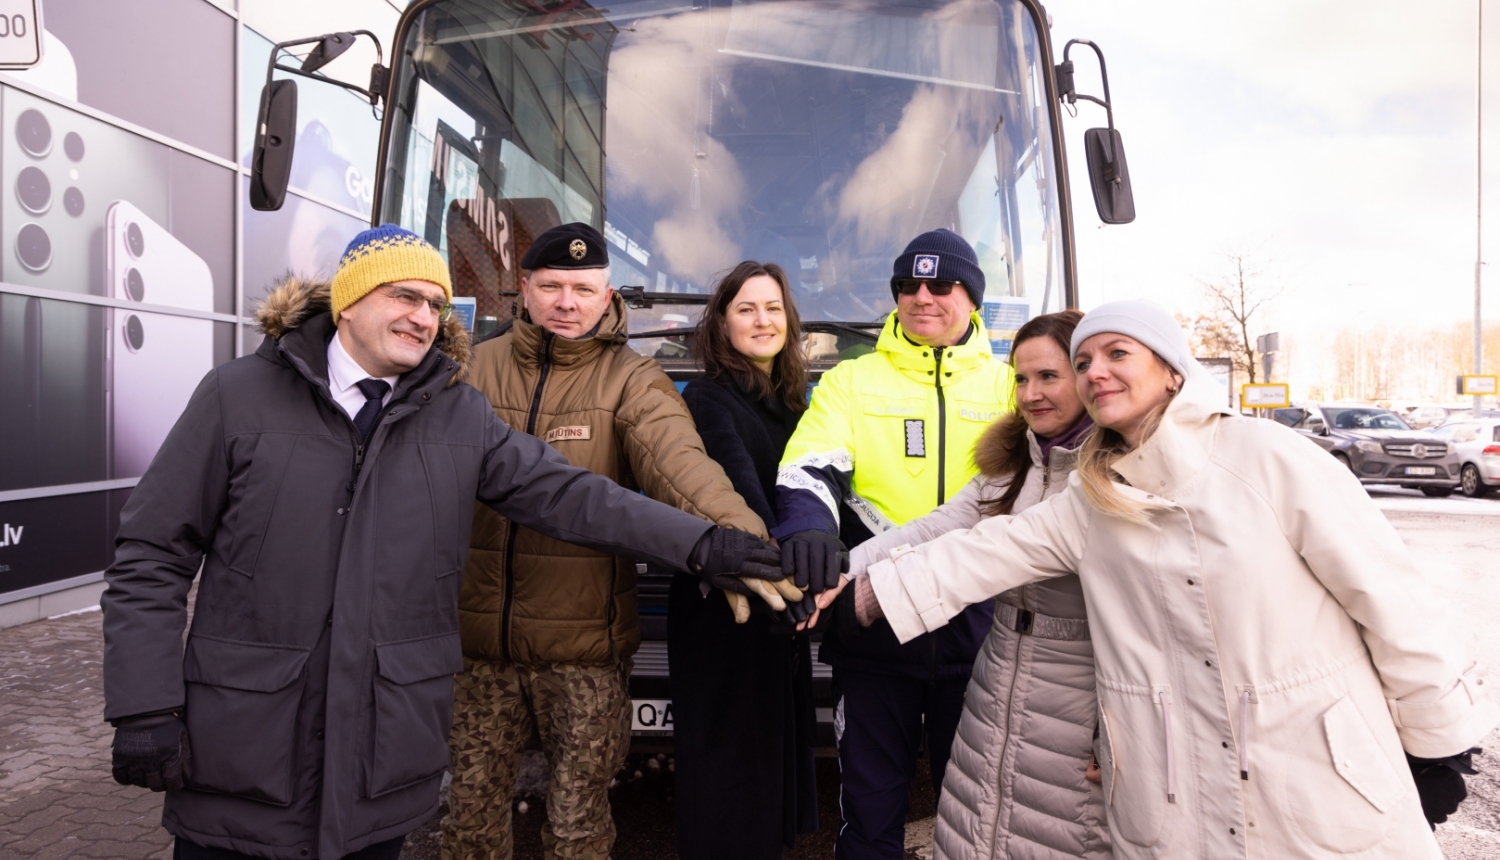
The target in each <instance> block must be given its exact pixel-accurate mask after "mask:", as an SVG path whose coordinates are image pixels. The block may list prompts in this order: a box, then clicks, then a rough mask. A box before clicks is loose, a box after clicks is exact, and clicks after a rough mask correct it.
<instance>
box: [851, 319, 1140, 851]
mask: <svg viewBox="0 0 1500 860" xmlns="http://www.w3.org/2000/svg"><path fill="white" fill-rule="evenodd" d="M1081 319H1083V315H1082V314H1080V313H1079V312H1078V311H1072V310H1069V311H1062V312H1061V313H1055V314H1046V315H1043V316H1039V317H1037V318H1036V319H1034V320H1031V321H1030V322H1028V323H1026V324H1025V325H1024V326H1022V327H1021V329H1020V330H1019V331H1017V332H1016V337H1015V342H1014V344H1013V345H1012V348H1011V355H1010V363H1011V368H1012V369H1013V370H1014V371H1015V375H1016V395H1015V398H1016V400H1015V409H1014V410H1013V411H1011V412H1010V413H1008V414H1006V415H1005V417H1003V418H1001V419H1000V420H999V421H996V422H995V423H994V424H993V425H991V426H990V428H989V429H988V430H987V431H985V434H984V436H983V437H981V438H980V440H979V443H978V444H977V445H976V446H975V448H974V460H975V463H976V465H978V466H979V475H978V476H977V477H976V478H974V480H973V481H971V482H970V483H969V485H968V486H966V487H964V489H963V490H961V491H960V492H959V493H958V494H957V495H956V496H954V497H953V498H952V499H949V500H948V502H947V503H946V504H944V505H942V506H941V507H939V508H938V509H937V510H935V511H933V512H932V513H930V514H928V515H927V516H925V517H922V518H920V519H916V520H912V521H911V522H909V523H907V524H906V525H904V526H902V527H900V528H896V529H891V530H890V531H888V532H884V533H882V534H878V535H876V536H875V537H873V538H871V539H870V540H868V541H866V542H864V543H862V544H860V545H859V546H857V547H855V548H854V550H853V552H852V553H851V555H850V568H851V569H853V570H859V569H863V568H865V567H866V566H868V565H871V564H874V563H875V562H877V561H880V560H881V559H884V558H888V557H889V556H890V555H891V553H892V552H895V551H896V550H897V548H898V547H901V546H903V545H914V544H921V543H925V542H927V541H930V540H933V539H934V538H936V537H938V536H939V535H942V534H945V533H947V532H950V531H953V530H955V529H967V528H972V527H974V526H975V525H977V524H978V523H979V522H980V521H981V520H983V519H985V518H987V517H994V516H1006V515H1011V514H1019V513H1020V512H1022V511H1024V510H1026V509H1027V508H1029V507H1031V506H1033V505H1035V504H1037V503H1039V502H1041V501H1042V500H1043V499H1045V498H1048V497H1050V496H1053V495H1056V494H1057V493H1058V492H1060V491H1062V489H1063V488H1065V487H1067V486H1068V476H1069V475H1071V474H1072V472H1073V466H1074V463H1075V462H1076V460H1077V456H1078V449H1079V448H1080V447H1081V446H1082V444H1083V440H1084V439H1085V438H1087V436H1088V434H1089V432H1090V431H1091V430H1092V429H1093V427H1094V422H1093V421H1091V420H1090V419H1089V416H1088V413H1087V412H1086V411H1084V408H1083V401H1082V400H1080V399H1079V398H1078V392H1077V391H1076V390H1075V388H1074V379H1075V377H1074V373H1073V367H1072V363H1071V362H1070V361H1069V360H1068V344H1069V342H1070V341H1071V339H1072V337H1073V330H1074V329H1075V328H1076V327H1077V326H1078V322H1079V320H1081ZM1097 701H1098V700H1097V698H1096V696H1095V693H1094V646H1093V643H1091V642H1090V641H1089V628H1088V618H1087V614H1086V613H1085V611H1084V603H1083V587H1082V585H1081V584H1080V583H1079V581H1078V577H1076V576H1066V577H1061V578H1059V579H1051V580H1047V581H1044V582H1035V583H1032V584H1030V585H1025V586H1022V587H1020V588H1014V589H1011V590H1010V591H1007V592H1005V593H1004V594H1001V595H1000V596H999V597H996V598H995V624H994V626H992V627H991V628H990V633H989V636H988V637H987V638H986V639H985V642H984V646H983V647H982V648H981V649H980V651H979V655H978V657H976V658H975V660H974V675H973V678H972V680H970V682H969V688H968V690H967V692H966V693H965V696H964V711H963V716H962V717H961V718H960V719H959V723H958V733H957V735H956V736H955V737H954V740H953V757H952V759H951V760H950V761H949V766H948V771H947V774H946V775H945V776H944V778H943V793H942V795H941V796H940V797H939V798H938V815H937V823H936V827H935V828H934V833H933V844H934V849H935V853H934V856H935V857H942V858H948V860H970V858H976V859H977V858H981V857H984V858H988V857H1043V856H1045V857H1080V858H1088V860H1107V858H1109V857H1110V856H1111V853H1110V844H1109V833H1108V831H1107V829H1106V827H1105V824H1104V795H1103V792H1102V791H1101V790H1100V789H1099V786H1098V785H1096V784H1094V779H1096V778H1097V776H1096V775H1091V773H1090V764H1091V762H1092V761H1093V755H1094V727H1095V723H1096V721H1097V719H1098V717H1097V714H1098V706H1097ZM1039 787H1045V788H1044V790H1038V789H1039Z"/></svg>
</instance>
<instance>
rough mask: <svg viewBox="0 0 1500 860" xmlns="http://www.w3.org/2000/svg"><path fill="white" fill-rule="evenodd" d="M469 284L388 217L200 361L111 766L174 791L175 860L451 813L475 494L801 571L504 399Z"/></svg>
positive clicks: (138, 540)
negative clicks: (465, 288) (515, 424)
mask: <svg viewBox="0 0 1500 860" xmlns="http://www.w3.org/2000/svg"><path fill="white" fill-rule="evenodd" d="M450 289H451V288H450V287H449V282H448V272H447V267H446V266H445V265H444V262H443V259H442V257H441V256H440V255H439V254H438V252H437V250H436V249H434V248H433V247H432V246H431V245H428V244H427V243H426V242H424V241H422V239H421V238H419V237H417V236H415V235H413V234H412V233H409V232H407V231H405V230H402V229H400V228H398V227H394V226H390V225H386V226H382V227H377V228H375V229H372V230H367V231H365V232H363V233H361V234H360V235H359V236H357V237H355V239H354V241H353V242H352V243H351V244H350V245H349V248H348V250H347V251H346V252H345V254H344V257H343V259H342V260H341V261H340V265H339V270H338V274H337V275H335V276H334V279H333V283H332V284H331V285H330V284H327V283H313V282H308V281H304V280H300V279H296V278H292V279H288V280H287V281H286V282H285V283H283V284H282V285H281V286H279V287H278V288H277V289H276V290H274V291H273V292H272V293H271V295H270V296H269V297H268V298H267V299H266V302H265V303H264V304H263V305H262V306H261V308H260V310H259V312H258V314H257V316H258V319H259V322H260V326H261V329H262V330H263V331H264V332H265V333H266V335H267V337H266V339H265V341H264V342H262V343H261V346H260V348H259V349H258V350H256V352H255V354H254V355H247V356H244V357H242V358H238V359H235V360H234V361H230V362H227V363H225V364H222V365H220V366H219V367H217V368H215V369H214V370H213V371H211V372H210V373H209V374H208V376H206V377H205V378H204V380H203V382H202V384H200V385H199V386H198V390H197V391H196V392H194V394H193V398H192V400H191V401H190V402H189V403H188V406H187V409H186V410H185V411H184V412H183V415H182V417H181V418H180V419H179V420H178V422H177V425H176V426H175V427H173V428H172V432H171V433H170V434H169V435H168V436H167V439H166V442H164V443H163V444H162V447H161V450H160V452H159V453H158V454H157V456H156V459H155V460H154V461H153V462H152V464H151V466H150V468H148V469H147V470H146V474H145V475H144V476H143V477H142V478H141V480H140V484H139V485H138V486H137V487H136V488H135V490H134V491H133V492H132V493H131V496H130V501H129V502H128V503H127V504H126V506H125V509H124V511H123V512H122V514H121V521H120V531H119V536H118V538H117V542H116V547H117V549H116V554H115V560H114V564H112V565H111V566H110V568H109V570H108V571H107V572H106V573H105V580H106V582H107V583H108V586H109V588H108V590H107V591H106V592H105V594H104V598H103V600H102V604H103V608H104V690H105V693H104V697H105V708H104V717H105V719H107V720H109V721H111V722H113V723H114V724H115V726H116V730H115V741H114V745H113V749H112V766H113V773H114V778H115V779H116V780H117V781H119V782H121V783H122V784H126V785H139V786H142V787H144V788H150V789H152V790H155V791H163V790H164V791H166V792H167V796H166V802H165V804H164V807H163V811H162V824H163V826H165V827H166V828H167V830H168V831H170V832H171V833H172V834H173V835H174V836H176V837H177V844H176V847H175V854H174V856H175V857H176V858H178V860H203V858H214V860H237V858H243V857H279V858H302V857H305V858H310V860H311V858H321V860H335V858H345V860H350V858H354V860H395V858H397V857H398V856H399V854H400V853H401V845H402V842H403V841H404V839H405V835H406V834H407V833H409V832H411V831H412V830H413V829H415V828H416V827H417V826H418V825H420V824H421V823H422V822H423V821H426V820H428V819H429V818H431V817H432V816H433V814H434V813H436V812H437V805H438V786H439V782H440V780H441V779H442V775H443V771H445V770H446V769H447V768H448V732H449V727H450V723H451V718H452V708H453V675H454V674H455V673H457V672H458V671H459V670H460V669H462V668H463V654H462V651H461V648H460V643H459V629H458V592H459V581H460V579H461V578H462V573H463V569H464V557H465V555H466V554H467V552H468V543H469V526H470V523H471V522H472V519H473V508H472V505H473V500H474V499H476V498H477V499H478V500H480V501H481V502H483V503H485V504H486V505H488V506H490V507H491V508H493V509H494V510H496V511H498V512H499V513H500V514H501V515H502V516H505V517H508V518H510V519H511V520H513V521H515V522H517V523H521V524H523V525H525V526H526V527H528V528H531V529H535V530H536V531H538V532H540V533H542V534H545V535H548V536H549V537H553V538H556V539H558V540H564V541H568V542H570V543H575V544H579V545H581V546H585V547H588V548H590V549H595V550H599V551H602V552H607V553H611V554H617V555H627V556H633V557H636V558H640V559H643V560H649V561H653V562H655V563H657V564H662V565H665V566H667V567H669V568H672V569H675V570H680V571H692V572H695V573H698V574H700V575H702V576H704V577H705V578H706V579H709V580H712V581H714V582H715V583H716V584H721V583H726V581H727V580H732V579H733V578H734V577H736V576H746V575H748V576H763V577H764V576H770V577H772V578H775V577H779V576H780V574H781V570H780V562H779V558H780V557H779V554H778V553H776V551H775V550H774V549H772V548H771V547H770V546H769V545H767V544H765V543H763V542H762V541H760V540H758V539H757V538H755V537H753V536H752V535H749V534H747V533H745V532H738V531H735V530H733V529H726V528H717V527H714V526H712V525H711V524H710V523H707V522H705V521H703V520H701V519H699V518H697V517H695V516H693V515H691V514H687V513H683V512H681V511H679V510H676V509H675V508H672V507H668V506H667V505H663V504H660V503H658V502H654V501H651V500H649V499H646V498H644V497H642V496H641V495H639V494H637V493H634V492H631V491H628V490H626V489H623V488H622V487H620V485H618V484H616V483H615V482H614V481H611V480H609V479H607V478H603V477H600V476H598V475H595V474H593V473H592V472H589V471H586V470H584V469H579V468H575V467H573V466H570V465H568V462H567V461H566V460H564V459H563V457H562V456H560V455H559V454H558V453H557V452H556V451H554V450H553V449H552V448H551V447H549V446H548V445H547V444H546V443H545V442H543V441H541V440H540V439H537V438H536V437H534V436H529V435H527V434H525V433H519V432H515V431H512V430H511V429H510V427H508V426H507V425H506V424H505V423H504V422H503V421H501V420H500V419H499V418H497V417H495V413H494V410H493V409H491V408H490V404H489V402H488V401H487V400H486V399H485V397H484V395H482V394H480V393H479V392H478V391H476V390H475V389H474V388H472V387H470V386H468V385H465V384H462V383H461V382H459V381H458V380H459V379H460V378H461V377H462V375H463V373H464V367H465V365H466V363H467V362H468V357H469V345H468V336H467V335H466V334H465V332H464V330H463V327H462V326H461V325H459V324H458V322H457V321H455V320H453V319H452V318H451V314H450V312H449V308H448V300H449V295H450ZM767 565H775V567H774V569H769V568H768V567H767ZM200 568H201V574H200ZM720 575H722V576H720ZM195 577H196V578H197V580H198V582H199V589H198V597H197V603H196V606H195V614H194V616H193V624H192V630H191V631H190V632H189V635H188V637H187V640H186V642H184V641H183V636H182V630H183V625H184V624H185V622H186V621H187V602H188V593H189V591H190V589H191V588H192V585H193V581H194V579H195ZM727 584H728V585H730V586H732V585H733V584H734V583H733V582H727Z"/></svg>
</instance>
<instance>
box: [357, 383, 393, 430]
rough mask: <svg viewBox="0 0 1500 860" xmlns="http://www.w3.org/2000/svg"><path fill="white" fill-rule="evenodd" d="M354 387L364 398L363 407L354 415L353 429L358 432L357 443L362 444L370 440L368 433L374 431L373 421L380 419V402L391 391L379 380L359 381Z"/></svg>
mask: <svg viewBox="0 0 1500 860" xmlns="http://www.w3.org/2000/svg"><path fill="white" fill-rule="evenodd" d="M354 385H355V387H357V388H358V389H359V393H360V394H363V395H364V396H365V405H363V406H361V407H359V411H358V412H356V413H355V414H354V429H356V430H358V431H359V441H361V442H363V441H365V440H366V439H369V438H370V431H371V430H374V429H375V419H376V418H379V417H380V402H381V401H382V400H384V399H385V393H386V392H387V391H390V390H391V385H390V383H388V382H385V381H384V380H380V379H361V380H360V381H358V382H356V383H354Z"/></svg>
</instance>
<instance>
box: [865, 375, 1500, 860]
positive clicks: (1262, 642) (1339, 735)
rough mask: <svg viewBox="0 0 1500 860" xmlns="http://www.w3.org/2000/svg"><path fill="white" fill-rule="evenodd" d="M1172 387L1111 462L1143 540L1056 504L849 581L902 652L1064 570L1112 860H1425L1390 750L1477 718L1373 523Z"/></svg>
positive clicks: (1434, 852)
mask: <svg viewBox="0 0 1500 860" xmlns="http://www.w3.org/2000/svg"><path fill="white" fill-rule="evenodd" d="M1223 397H1224V394H1223V389H1222V388H1219V387H1218V386H1216V385H1214V383H1213V381H1212V380H1211V379H1209V378H1207V375H1206V374H1192V375H1190V376H1189V378H1188V380H1187V382H1186V384H1185V385H1184V387H1183V390H1182V392H1181V393H1180V394H1179V395H1178V396H1177V398H1176V399H1175V400H1174V401H1173V403H1172V405H1171V406H1170V407H1169V408H1168V410H1167V414H1166V416H1165V418H1164V419H1163V421H1162V424H1161V427H1160V429H1158V430H1157V432H1156V433H1155V434H1154V435H1153V436H1152V437H1151V438H1150V439H1149V440H1147V441H1146V443H1145V444H1143V445H1142V446H1141V447H1140V448H1139V449H1137V450H1136V451H1133V452H1131V453H1130V454H1128V455H1126V456H1125V457H1123V458H1121V459H1120V460H1118V461H1116V462H1115V464H1114V468H1115V471H1116V472H1117V473H1118V474H1119V475H1120V477H1121V479H1122V480H1123V481H1124V482H1125V483H1124V484H1121V485H1119V489H1120V491H1121V492H1123V493H1126V494H1127V495H1129V496H1131V497H1133V498H1135V499H1137V500H1139V501H1140V502H1141V503H1143V504H1144V505H1146V506H1148V507H1149V509H1150V510H1151V518H1152V522H1151V524H1150V525H1137V524H1133V523H1130V522H1128V521H1126V520H1122V519H1119V518H1116V517H1108V516H1105V515H1103V514H1100V513H1097V512H1096V511H1094V510H1093V509H1092V508H1091V507H1089V505H1088V503H1087V502H1086V501H1085V500H1084V498H1083V493H1082V490H1081V488H1080V487H1079V486H1078V476H1077V474H1076V473H1075V474H1074V475H1073V477H1072V478H1071V480H1070V481H1069V488H1068V489H1067V490H1065V491H1064V492H1061V493H1058V494H1057V495H1055V496H1053V497H1052V498H1050V499H1048V500H1046V501H1044V502H1042V503H1040V504H1038V505H1035V506H1033V507H1032V508H1031V509H1029V510H1027V511H1026V512H1025V513H1023V514H1021V515H1020V516H1017V517H991V518H989V519H986V520H983V521H981V522H980V523H979V524H978V525H977V526H975V527H974V528H972V529H969V530H966V531H953V532H949V533H948V534H946V535H944V536H942V537H940V538H938V539H937V540H934V541H931V542H929V543H926V544H923V545H922V546H920V547H917V548H915V549H911V550H905V549H898V550H896V551H895V552H893V553H892V554H891V558H890V559H888V560H886V561H882V562H878V563H876V564H874V565H872V566H871V567H870V584H871V585H872V586H873V587H874V590H875V594H876V596H877V597H878V599H879V600H880V606H881V609H882V610H883V611H884V613H885V616H886V618H887V620H889V621H890V624H891V627H892V628H893V629H894V630H895V632H896V635H897V636H899V637H901V638H902V639H907V638H910V637H912V636H915V635H917V634H919V633H921V632H923V631H925V630H930V629H932V628H935V627H938V626H941V625H942V624H943V623H944V621H945V620H946V619H947V618H949V617H950V616H952V615H953V614H955V613H957V612H958V611H959V610H961V609H962V608H963V607H965V606H967V605H969V604H971V603H975V602H977V601H980V600H986V599H988V598H989V597H990V596H992V595H994V594H997V593H999V592H1002V591H1006V590H1008V589H1012V588H1016V587H1018V586H1021V585H1024V584H1026V583H1028V582H1034V581H1038V580H1042V579H1048V578H1052V577H1058V576H1062V575H1065V574H1069V573H1077V574H1078V575H1079V577H1080V579H1081V580H1082V583H1083V592H1084V595H1085V597H1086V598H1087V600H1088V608H1089V622H1090V633H1091V634H1092V636H1093V641H1094V648H1095V651H1096V655H1097V659H1098V673H1097V680H1098V691H1099V704H1100V709H1101V711H1102V714H1103V719H1102V724H1101V732H1102V733H1101V739H1100V741H1101V742H1100V747H1099V751H1100V759H1101V760H1100V765H1101V766H1102V767H1103V769H1104V795H1105V803H1106V805H1107V809H1108V817H1109V830H1110V837H1111V839H1112V841H1113V848H1114V852H1115V854H1116V856H1118V857H1120V858H1163V860H1165V859H1166V858H1170V860H1178V858H1182V860H1188V858H1210V857H1211V858H1215V860H1232V858H1244V860H1248V858H1256V860H1262V858H1276V860H1282V858H1333V857H1346V856H1350V855H1358V856H1359V857H1360V858H1362V860H1419V858H1427V860H1438V859H1439V858H1440V857H1441V853H1440V852H1439V850H1438V846H1437V842H1436V840H1435V839H1434V838H1433V835H1432V832H1431V830H1430V829H1429V828H1428V826H1427V821H1426V819H1425V818H1424V817H1423V815H1422V810H1421V807H1420V805H1419V803H1418V800H1417V796H1416V789H1415V786H1414V785H1413V783H1412V778H1411V773H1410V771H1409V770H1408V768H1407V765H1406V762H1405V759H1404V757H1403V755H1402V750H1403V748H1404V749H1405V750H1406V751H1407V752H1410V753H1411V754H1412V755H1415V756H1419V757H1423V758H1440V757H1443V756H1449V755H1454V754H1456V753H1459V752H1462V751H1464V750H1465V749H1467V748H1469V747H1470V746H1472V745H1474V744H1475V743H1477V742H1478V741H1479V740H1480V739H1481V738H1483V737H1484V736H1485V734H1486V733H1488V732H1489V730H1490V729H1491V728H1493V727H1494V725H1495V724H1496V722H1497V721H1500V709H1497V708H1496V706H1495V704H1494V702H1493V701H1492V700H1491V699H1490V698H1489V696H1488V690H1487V686H1486V680H1485V674H1484V672H1483V671H1482V670H1481V669H1480V667H1478V666H1476V665H1475V664H1474V663H1472V662H1470V661H1468V660H1467V659H1464V658H1463V656H1462V654H1461V653H1460V652H1458V651H1456V650H1455V649H1454V648H1453V647H1452V643H1450V642H1449V641H1448V637H1447V625H1445V624H1444V623H1443V618H1442V615H1441V614H1440V613H1439V612H1438V611H1437V610H1436V609H1435V608H1434V607H1433V606H1432V604H1431V600H1430V589H1429V587H1428V586H1427V584H1426V583H1425V582H1424V581H1423V576H1422V574H1421V572H1420V571H1419V570H1418V569H1417V567H1416V565H1415V563H1414V562H1413V561H1412V558H1411V555H1410V553H1409V552H1408V551H1407V549H1406V546H1405V545H1404V544H1403V543H1402V542H1401V538H1400V537H1399V536H1398V535H1397V534H1396V532H1395V530H1394V529H1393V528H1392V527H1391V525H1390V524H1389V523H1388V522H1387V521H1386V519H1385V517H1384V516H1383V515H1381V513H1380V511H1379V510H1378V509H1376V507H1375V506H1374V504H1372V503H1371V502H1370V499H1369V496H1368V495H1367V494H1366V493H1365V491H1364V489H1363V488H1362V487H1361V486H1360V485H1359V482H1358V481H1357V480H1356V479H1355V478H1354V476H1353V475H1352V474H1350V472H1349V470H1347V469H1345V468H1344V467H1342V466H1340V465H1339V464H1338V462H1337V461H1336V460H1334V459H1333V458H1332V457H1329V456H1328V454H1327V453H1326V452H1324V451H1323V450H1322V449H1320V448H1318V447H1317V446H1315V445H1312V444H1310V443H1309V442H1308V441H1307V440H1306V439H1303V438H1301V437H1300V436H1298V435H1297V434H1296V433H1294V432H1292V431H1290V430H1288V429H1287V428H1285V427H1282V426H1281V425H1279V424H1276V423H1275V422H1272V421H1265V420H1258V419H1253V418H1243V417H1238V416H1232V415H1230V414H1227V410H1225V409H1224V408H1223V407H1222V406H1221V405H1220V404H1222V403H1223Z"/></svg>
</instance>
